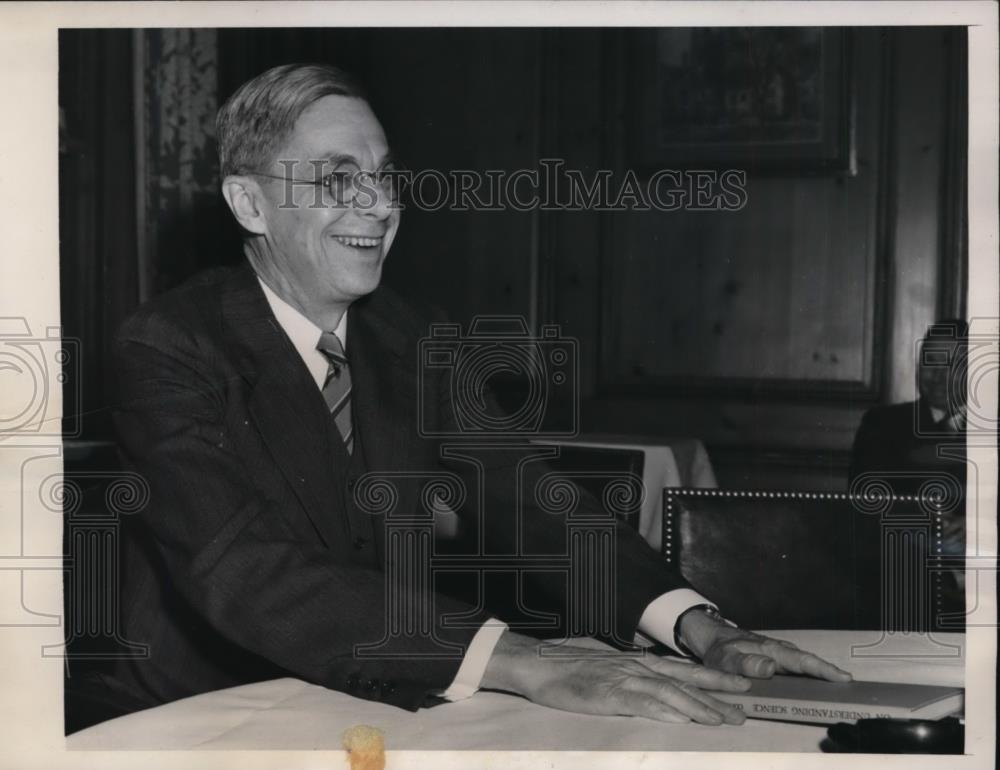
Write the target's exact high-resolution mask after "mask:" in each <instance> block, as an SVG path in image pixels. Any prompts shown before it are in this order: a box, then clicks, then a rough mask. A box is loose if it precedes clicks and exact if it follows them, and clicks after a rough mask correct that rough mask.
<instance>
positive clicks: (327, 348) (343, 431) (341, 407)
mask: <svg viewBox="0 0 1000 770" xmlns="http://www.w3.org/2000/svg"><path fill="white" fill-rule="evenodd" d="M316 349H317V350H318V351H319V352H320V353H322V354H323V355H325V356H326V358H327V360H328V361H329V362H330V368H329V369H328V370H327V373H326V383H324V385H323V398H324V400H325V401H326V405H327V407H329V409H330V414H331V415H332V416H333V420H334V422H336V423H337V430H339V431H340V435H341V437H342V438H343V439H344V444H345V446H346V447H347V451H348V453H350V452H352V451H354V427H353V425H352V424H351V372H350V369H349V368H348V366H347V357H346V356H345V355H344V346H343V345H341V344H340V340H339V339H338V338H337V335H336V334H333V333H332V332H323V334H322V335H320V338H319V342H318V343H317V344H316Z"/></svg>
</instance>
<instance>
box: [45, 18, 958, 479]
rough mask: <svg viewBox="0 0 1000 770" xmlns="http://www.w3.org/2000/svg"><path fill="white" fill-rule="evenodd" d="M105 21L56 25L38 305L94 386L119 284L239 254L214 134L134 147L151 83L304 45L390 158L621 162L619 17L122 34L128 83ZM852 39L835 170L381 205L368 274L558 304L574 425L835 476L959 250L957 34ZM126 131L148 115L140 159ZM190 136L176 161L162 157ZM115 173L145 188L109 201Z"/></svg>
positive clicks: (431, 297) (487, 303) (118, 38)
mask: <svg viewBox="0 0 1000 770" xmlns="http://www.w3.org/2000/svg"><path fill="white" fill-rule="evenodd" d="M131 34H132V33H129V32H127V31H117V32H115V31H112V32H108V31H100V30H74V31H64V33H63V35H64V38H63V42H62V45H61V57H62V58H61V70H62V71H61V95H60V99H61V104H63V105H64V107H65V110H66V113H67V117H68V118H69V121H68V125H69V126H70V133H71V135H73V136H74V137H75V141H76V142H77V144H76V145H74V146H75V147H76V149H75V150H74V151H73V152H74V153H75V154H74V155H72V156H66V157H64V166H63V178H62V181H63V185H62V194H61V197H62V200H61V204H62V208H61V211H62V215H63V226H64V230H63V280H64V287H70V286H73V287H76V286H80V287H83V289H82V291H71V290H69V289H68V288H67V289H66V290H64V293H63V317H64V323H65V324H66V326H67V329H68V330H69V331H70V332H72V331H73V330H74V329H75V330H76V332H77V336H82V337H84V338H85V339H87V340H90V342H89V343H88V344H90V345H91V346H92V347H94V351H93V352H92V353H91V354H88V355H89V358H88V363H87V367H88V371H87V373H86V374H85V379H84V382H85V400H86V399H87V398H88V397H89V398H90V402H91V404H92V405H94V406H95V408H99V405H100V404H101V403H102V399H103V384H102V383H103V380H102V378H103V360H102V356H103V352H102V350H103V349H102V347H101V346H102V345H103V344H104V343H103V342H98V340H104V339H105V338H106V337H107V335H108V333H109V332H108V329H109V328H112V327H113V326H114V325H116V324H117V322H118V321H120V319H121V317H122V315H123V314H124V313H126V312H128V310H129V309H131V308H132V307H134V306H135V305H136V304H137V303H138V302H139V300H140V296H141V287H140V284H141V283H143V282H142V281H140V280H139V279H140V277H141V276H143V275H144V276H146V277H147V280H146V281H145V284H146V285H147V286H150V287H151V289H150V290H151V291H153V292H156V291H160V290H162V289H164V288H166V287H167V285H169V284H172V283H175V282H177V281H180V280H182V279H183V278H184V277H186V275H188V274H190V273H192V272H194V271H196V270H198V269H200V268H201V267H203V266H207V265H211V264H220V263H223V262H230V261H232V260H233V259H234V258H238V254H235V253H234V252H236V250H237V246H236V241H235V239H234V238H233V235H234V234H235V228H234V226H233V224H232V222H231V221H230V217H229V215H228V212H227V211H226V210H225V208H224V206H223V205H222V204H221V200H220V199H219V197H218V196H214V197H213V196H212V195H211V194H210V193H211V191H210V190H209V189H208V188H207V187H205V185H209V186H210V185H211V183H212V179H213V177H212V168H211V164H212V163H213V162H214V160H213V150H214V146H213V142H212V139H213V137H208V138H207V140H206V141H205V142H200V140H199V141H198V142H191V141H180V142H169V141H167V142H164V141H160V140H159V139H158V140H157V141H156V142H155V144H151V143H150V141H151V140H150V139H149V138H150V137H152V138H156V136H160V137H161V139H162V136H163V135H162V133H161V134H156V132H155V131H153V130H152V127H151V126H149V125H146V126H145V128H144V130H143V131H138V132H137V131H136V130H135V129H136V123H135V121H136V119H140V120H149V119H151V118H152V117H153V108H154V107H155V108H156V110H158V111H159V113H163V111H164V110H165V109H166V110H167V113H166V114H167V117H168V118H169V117H171V115H173V113H171V112H170V110H171V109H172V106H171V103H170V102H169V98H174V99H175V101H176V99H178V98H179V99H181V101H183V99H184V98H188V97H185V96H184V94H185V93H188V94H189V93H190V89H188V91H184V89H181V90H180V91H178V92H177V94H174V96H171V95H170V94H169V93H168V89H169V88H171V87H173V86H171V83H173V85H174V86H177V85H183V83H187V82H189V81H191V79H192V78H193V79H194V81H196V82H197V84H198V85H199V89H196V91H197V98H198V104H200V105H202V106H204V105H205V104H209V103H210V102H213V101H214V102H216V103H221V101H222V100H223V99H225V98H226V97H227V96H228V95H229V94H230V93H231V92H232V90H233V89H234V88H235V87H236V86H237V85H239V84H240V83H241V82H243V81H244V80H245V79H247V78H248V77H251V76H252V75H254V74H257V73H258V72H260V71H262V70H263V69H265V68H266V67H269V66H272V65H274V64H277V63H281V62H287V61H296V60H298V61H303V60H325V61H330V62H332V63H335V64H338V65H340V66H343V67H345V68H347V69H349V70H351V71H353V72H355V73H357V74H358V75H359V76H361V78H362V79H363V81H364V82H365V85H366V86H367V88H368V90H369V93H370V96H371V101H372V103H373V106H374V107H375V110H376V112H377V114H378V115H379V116H380V118H381V119H382V121H383V123H384V125H385V127H386V131H387V134H388V136H389V139H390V142H391V144H392V145H393V146H394V149H395V150H396V151H397V153H398V154H399V155H400V156H401V157H402V158H403V160H404V162H405V163H406V164H407V165H408V166H409V167H410V168H411V169H413V170H422V169H439V170H441V171H445V172H448V171H453V170H456V169H469V170H478V171H485V170H489V169H502V170H504V171H507V172H511V171H514V170H516V169H522V168H525V169H531V168H537V167H538V163H539V161H540V160H541V159H542V158H558V159H560V160H562V161H564V162H565V164H566V167H568V168H574V169H578V170H580V171H582V172H584V173H585V174H590V173H593V172H595V171H596V170H597V169H601V168H611V169H616V168H617V169H618V170H621V168H622V167H623V162H624V161H623V158H624V157H625V156H626V155H627V153H626V150H627V147H626V146H625V145H626V143H627V142H628V141H629V140H628V139H627V133H628V132H626V131H623V126H627V124H628V121H629V120H630V119H631V118H632V117H633V116H632V115H630V113H629V110H628V104H627V101H626V100H625V99H624V90H625V89H624V88H623V85H622V82H621V74H622V61H623V51H627V49H628V48H629V46H630V45H631V44H632V41H633V37H631V36H632V35H634V31H631V30H601V29H587V28H581V29H478V30H463V29H423V30H409V29H340V30H324V29H299V30H239V29H229V30H218V31H216V32H215V33H214V35H208V34H202V35H200V36H198V35H194V36H192V35H190V34H187V35H186V36H185V35H184V34H180V33H178V35H177V36H174V37H170V33H169V31H161V32H158V33H152V32H149V31H147V32H142V33H137V34H139V35H140V40H141V41H142V42H143V46H144V50H145V51H146V52H147V53H149V52H155V51H159V53H156V58H155V60H152V59H150V60H142V62H141V64H140V66H142V67H143V68H144V71H143V72H142V73H139V74H140V75H142V79H141V82H142V83H143V84H144V87H145V92H144V95H143V97H142V102H141V103H140V104H139V105H138V107H137V106H136V102H135V98H136V93H137V90H136V88H135V84H136V82H137V81H136V78H135V75H136V73H135V71H134V69H133V66H134V60H135V59H136V58H140V59H141V58H142V57H135V50H134V49H133V47H132V44H131V43H130V35H131ZM157 35H159V37H157ZM164 35H167V37H164ZM102 36H103V37H102ZM164 41H166V42H167V43H169V42H170V41H174V42H179V43H183V42H184V41H187V42H188V43H189V44H191V45H193V46H194V47H195V48H196V49H197V50H198V51H199V54H198V56H199V58H198V59H197V61H198V62H199V65H198V66H197V67H196V68H194V69H193V70H192V69H190V68H188V69H185V68H184V67H182V66H181V65H182V62H180V61H179V60H177V59H176V57H174V58H173V59H171V57H169V56H166V53H169V51H167V52H166V53H165V52H164V51H162V50H160V49H162V48H164V45H165V42H164ZM157 46H159V48H157ZM213 46H214V50H208V49H209V48H212V47H213ZM168 47H169V46H168ZM851 63H852V66H853V70H854V83H855V94H854V96H855V105H856V129H857V135H856V149H857V156H858V173H857V175H856V176H843V175H839V176H838V175H826V176H816V175H812V174H811V175H801V176H792V177H789V176H784V177H776V176H772V177H765V176H755V175H751V176H750V177H749V178H748V184H747V187H748V203H747V206H746V208H745V209H744V210H743V211H741V212H739V213H737V214H723V213H709V212H697V213H694V212H688V213H684V212H672V213H663V212H655V211H653V212H645V213H629V214H610V213H607V212H598V211H537V210H536V211H525V212H518V211H512V210H506V211H500V212H460V211H448V210H440V211H417V210H408V211H406V212H405V213H404V216H403V222H402V226H401V229H400V233H399V237H398V239H397V242H396V244H395V245H394V247H393V253H392V255H391V256H390V259H389V262H388V264H387V269H386V276H385V280H386V282H387V283H388V284H390V285H393V286H394V287H396V288H397V289H399V290H401V291H403V292H405V293H407V294H411V295H413V296H416V297H420V298H422V299H424V300H426V301H430V302H433V303H435V304H438V305H441V306H443V307H444V308H446V309H447V310H449V311H450V312H451V314H452V315H453V316H454V317H455V318H457V319H459V320H466V321H467V320H469V319H471V318H472V317H473V316H474V315H477V314H485V313H491V314H516V315H520V316H524V317H526V318H528V319H529V321H531V323H532V325H533V326H534V327H535V328H538V324H540V323H542V322H557V323H559V324H561V325H562V327H563V333H564V334H565V335H567V336H572V337H575V338H576V339H577V340H578V342H579V363H580V376H579V386H580V393H581V396H582V404H583V411H582V423H581V425H582V428H583V429H584V430H602V431H607V430H611V431H614V432H619V433H620V432H627V433H637V434H645V435H652V436H657V435H661V436H663V435H689V436H697V437H700V438H702V439H703V440H705V441H706V443H707V444H708V447H709V450H710V452H711V455H712V458H713V461H714V462H715V464H716V466H717V470H718V472H719V476H720V478H721V479H722V481H723V483H724V484H727V485H746V484H763V485H766V484H773V483H776V482H781V483H782V484H783V485H785V486H798V487H828V488H837V487H840V486H841V485H842V483H843V478H844V475H845V469H846V462H847V451H848V449H849V447H850V443H851V439H852V437H853V433H854V430H855V429H856V426H857V424H858V421H859V420H860V416H861V414H862V412H863V411H864V410H865V409H866V408H868V407H869V406H871V405H872V404H874V403H876V402H888V401H896V400H902V399H905V398H909V397H910V396H911V395H912V383H913V370H914V366H913V363H914V362H913V344H914V342H915V341H916V340H918V339H919V338H920V336H921V335H922V334H923V331H924V328H925V327H926V325H927V324H928V323H929V322H930V321H932V320H933V319H934V317H935V316H937V315H941V314H949V315H951V314H956V313H957V314H960V313H961V312H962V311H963V310H964V307H963V306H962V298H963V297H964V291H965V277H964V271H965V269H966V268H965V264H966V260H965V256H964V251H963V244H964V229H963V228H964V200H962V195H961V192H962V190H963V186H964V157H965V155H964V143H963V142H964V123H963V120H964V110H965V103H964V99H965V96H964V94H965V91H964V88H965V86H964V74H965V69H964V68H965V58H964V30H947V29H942V28H899V29H894V30H878V29H863V30H855V31H854V34H853V58H852V59H851ZM170 73H173V74H174V76H175V77H168V75H170ZM640 75H641V73H640ZM213 77H214V78H215V79H216V80H217V93H216V94H214V98H213V95H212V94H211V93H210V91H211V80H212V78H213ZM168 97H169V98H168ZM178 103H180V102H178ZM102 105H104V107H102ZM105 107H106V109H105ZM137 109H138V110H139V114H138V115H137V114H136V110H137ZM198 114H199V115H202V117H204V115H207V114H208V113H207V112H205V110H201V111H200V112H199V113H198ZM173 117H174V118H177V119H178V120H180V118H181V117H182V116H181V115H179V114H178V115H173ZM155 119H157V120H160V121H161V123H160V124H159V126H158V127H157V128H158V130H159V129H165V128H170V127H171V125H172V124H170V123H169V121H168V122H167V123H163V122H162V121H163V120H165V118H164V117H163V115H162V114H160V115H159V117H156V118H155ZM177 125H179V124H173V127H174V128H176V127H177ZM186 125H188V126H189V127H190V124H186ZM198 126H199V130H200V131H203V132H204V133H206V134H207V133H210V132H211V131H212V126H211V121H209V120H201V121H200V122H199V123H198ZM140 127H141V126H140ZM136 136H140V137H147V140H144V144H145V145H146V146H145V148H144V153H143V154H142V155H141V156H140V157H137V156H136V152H135V137H136ZM195 150H197V153H198V155H197V159H196V161H195V166H196V168H195V167H192V166H191V165H190V164H191V162H192V161H191V158H190V157H187V159H185V157H182V155H183V154H184V153H188V155H189V156H190V153H191V152H193V151H195ZM139 161H142V162H139ZM184 163H188V165H187V166H185V165H184ZM151 166H155V168H151ZM171 169H179V171H178V173H177V174H176V176H179V177H183V174H182V173H181V172H185V169H186V170H187V172H192V173H194V174H195V176H193V177H192V176H191V174H190V173H189V174H188V176H187V177H183V178H189V180H193V186H192V185H189V187H190V188H191V189H192V190H195V192H197V193H198V196H201V197H198V196H195V197H192V198H191V199H190V200H187V199H184V200H182V197H178V196H180V195H181V192H182V191H178V189H177V188H171V185H172V184H173V181H172V178H169V177H171V173H170V172H171ZM154 172H155V173H154ZM137 174H138V175H139V178H138V181H139V187H140V188H144V189H145V191H146V195H145V197H141V198H140V200H145V201H147V202H156V201H159V203H158V204H157V205H156V207H154V208H150V207H147V206H142V207H141V208H140V210H139V211H136V208H135V196H134V194H133V191H134V190H135V189H136V184H135V181H136V175H137ZM195 198H197V200H195ZM210 198H211V200H209V199H210ZM185 200H187V202H186V203H185ZM164 202H165V203H166V209H164V208H163V205H162V204H164ZM181 204H183V205H181ZM188 204H190V205H188ZM175 214H183V216H175ZM136 216H139V217H140V219H139V220H136ZM143 216H145V221H143V220H142V217H143ZM157 217H159V219H158V220H157V221H152V220H154V219H156V218H157ZM164 217H165V219H164ZM133 221H139V228H138V232H137V228H136V227H135V226H133V225H132V224H131V223H132V222H133ZM181 225H183V226H181ZM150 239H152V240H150ZM139 246H143V248H142V249H140V248H139ZM141 254H145V255H146V256H145V259H146V260H147V262H148V260H151V259H152V260H155V264H148V263H147V264H140V263H141V261H142V259H143V257H141V256H137V255H141ZM95 313H103V315H95ZM98 318H101V319H104V320H100V321H98V320H95V319H98ZM95 324H97V326H96V327H95ZM98 327H100V328H98ZM706 375H708V376H707V377H706ZM776 386H777V387H776Z"/></svg>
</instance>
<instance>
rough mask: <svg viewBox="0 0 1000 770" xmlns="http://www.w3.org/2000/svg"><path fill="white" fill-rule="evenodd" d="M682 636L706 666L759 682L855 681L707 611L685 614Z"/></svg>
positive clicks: (824, 663) (803, 653) (829, 665)
mask: <svg viewBox="0 0 1000 770" xmlns="http://www.w3.org/2000/svg"><path fill="white" fill-rule="evenodd" d="M680 633H681V637H682V638H683V639H684V642H685V644H687V646H688V647H690V649H691V651H692V652H694V653H695V655H697V656H698V657H699V658H701V661H702V663H703V664H704V665H706V666H708V667H709V668H714V669H717V670H719V671H727V672H729V673H732V674H742V675H743V676H749V677H754V678H756V679H767V678H769V677H772V676H774V675H775V674H804V675H806V676H813V677H816V678H817V679H827V680H829V681H831V682H849V681H851V679H852V678H853V677H852V676H851V674H850V673H848V672H847V671H844V670H843V669H840V668H837V667H836V666H834V665H833V664H832V663H829V662H827V661H825V660H823V659H822V658H820V657H818V656H816V655H813V654H812V653H809V652H806V651H804V650H800V649H799V648H798V647H796V646H795V645H794V644H792V643H791V642H786V641H784V640H781V639H772V638H770V637H767V636H762V635H760V634H755V633H753V632H752V631H746V630H744V629H742V628H733V627H732V626H729V625H727V624H725V623H723V622H721V621H719V620H717V619H716V618H713V617H711V616H710V615H708V614H706V613H704V612H699V611H694V612H690V613H688V614H687V615H685V616H684V618H683V619H682V625H681V627H680Z"/></svg>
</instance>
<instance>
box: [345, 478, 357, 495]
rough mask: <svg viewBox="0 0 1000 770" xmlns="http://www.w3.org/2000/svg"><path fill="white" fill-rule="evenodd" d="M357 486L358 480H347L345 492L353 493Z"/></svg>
mask: <svg viewBox="0 0 1000 770" xmlns="http://www.w3.org/2000/svg"><path fill="white" fill-rule="evenodd" d="M357 485H358V480H357V479H356V478H354V477H353V476H352V477H351V478H349V479H348V480H347V491H348V492H353V491H354V488H355V487H356V486H357Z"/></svg>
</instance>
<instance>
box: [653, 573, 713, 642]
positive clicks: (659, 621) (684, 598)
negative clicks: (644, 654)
mask: <svg viewBox="0 0 1000 770" xmlns="http://www.w3.org/2000/svg"><path fill="white" fill-rule="evenodd" d="M699 604H708V605H711V606H712V607H715V609H718V607H716V606H715V603H714V602H710V601H709V600H708V599H706V598H705V597H704V596H702V595H701V594H700V593H698V592H697V591H692V590H691V589H690V588H676V589H674V590H673V591H667V593H665V594H663V595H662V596H658V597H657V598H656V599H653V601H651V602H650V603H649V606H648V607H646V610H645V612H643V613H642V617H641V618H639V631H640V633H639V634H636V644H642V643H643V641H647V640H644V639H642V636H646V637H651V638H653V639H655V640H656V641H658V642H660V643H661V644H665V645H667V647H669V648H670V649H671V650H673V651H674V652H677V653H680V654H681V655H686V654H687V653H685V652H684V651H683V650H680V649H678V648H677V642H676V640H675V639H674V626H676V625H677V619H678V618H679V617H680V616H681V615H683V614H684V613H685V612H687V611H688V610H689V609H691V608H692V607H696V606H698V605H699Z"/></svg>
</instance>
